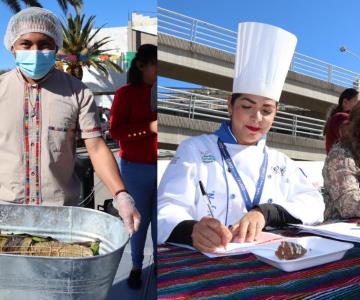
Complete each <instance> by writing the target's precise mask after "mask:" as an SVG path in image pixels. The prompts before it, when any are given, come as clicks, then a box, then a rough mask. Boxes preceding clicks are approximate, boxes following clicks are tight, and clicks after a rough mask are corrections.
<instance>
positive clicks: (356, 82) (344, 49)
mask: <svg viewBox="0 0 360 300" xmlns="http://www.w3.org/2000/svg"><path fill="white" fill-rule="evenodd" d="M340 52H346V53H349V54H351V55H352V56H354V57H356V58H357V59H358V60H360V55H359V54H357V53H354V52H352V51H350V50H349V49H348V48H346V47H345V46H341V47H340ZM359 83H360V78H359V77H358V78H357V79H356V80H355V81H354V82H353V86H354V88H356V89H357V90H359V86H360V84H359Z"/></svg>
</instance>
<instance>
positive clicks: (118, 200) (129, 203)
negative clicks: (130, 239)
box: [113, 192, 140, 235]
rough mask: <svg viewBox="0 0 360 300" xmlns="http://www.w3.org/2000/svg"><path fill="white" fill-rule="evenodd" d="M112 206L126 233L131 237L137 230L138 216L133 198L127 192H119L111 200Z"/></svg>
mask: <svg viewBox="0 0 360 300" xmlns="http://www.w3.org/2000/svg"><path fill="white" fill-rule="evenodd" d="M113 206H114V207H115V208H116V209H117V210H118V211H119V215H120V217H121V218H122V219H123V222H124V224H125V227H126V229H127V231H128V232H129V233H130V235H132V234H133V233H134V232H135V231H137V230H138V229H139V225H140V214H139V212H138V210H137V209H136V207H135V201H134V199H133V197H131V195H130V194H128V193H127V192H121V193H119V194H117V195H116V196H115V197H114V198H113Z"/></svg>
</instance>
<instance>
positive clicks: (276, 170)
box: [271, 166, 286, 176]
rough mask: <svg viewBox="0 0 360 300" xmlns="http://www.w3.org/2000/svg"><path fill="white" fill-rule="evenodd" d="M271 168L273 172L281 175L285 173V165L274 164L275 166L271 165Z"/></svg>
mask: <svg viewBox="0 0 360 300" xmlns="http://www.w3.org/2000/svg"><path fill="white" fill-rule="evenodd" d="M271 170H272V171H273V173H274V174H281V176H284V175H285V172H286V166H283V167H280V166H276V167H272V168H271Z"/></svg>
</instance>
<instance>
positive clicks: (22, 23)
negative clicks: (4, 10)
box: [4, 7, 63, 50]
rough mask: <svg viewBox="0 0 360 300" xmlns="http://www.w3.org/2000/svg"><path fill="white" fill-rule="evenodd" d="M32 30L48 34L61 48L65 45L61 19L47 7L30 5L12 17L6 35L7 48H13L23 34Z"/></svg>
mask: <svg viewBox="0 0 360 300" xmlns="http://www.w3.org/2000/svg"><path fill="white" fill-rule="evenodd" d="M30 32H39V33H43V34H46V35H47V36H49V37H51V38H53V39H54V41H55V44H56V46H58V47H59V48H61V47H62V45H63V33H62V28H61V23H60V21H59V19H58V18H57V17H56V16H55V15H54V14H53V13H52V12H51V11H49V10H47V9H43V8H39V7H29V8H25V9H23V10H21V11H20V12H18V13H17V14H16V15H14V16H12V17H11V19H10V21H9V23H8V26H7V29H6V33H5V37H4V44H5V47H6V49H8V50H11V47H12V46H13V45H14V43H15V42H16V40H17V39H18V38H19V37H20V36H21V35H23V34H26V33H30Z"/></svg>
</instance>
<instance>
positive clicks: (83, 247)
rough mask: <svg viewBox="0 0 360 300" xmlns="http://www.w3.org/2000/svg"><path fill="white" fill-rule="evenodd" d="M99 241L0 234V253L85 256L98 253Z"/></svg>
mask: <svg viewBox="0 0 360 300" xmlns="http://www.w3.org/2000/svg"><path fill="white" fill-rule="evenodd" d="M99 245H100V241H99V240H95V241H93V242H91V241H86V242H79V243H66V242H61V241H58V240H55V239H53V238H51V237H41V236H32V235H29V234H9V235H4V234H0V253H6V254H18V255H30V256H54V257H87V256H94V255H98V254H99Z"/></svg>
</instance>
